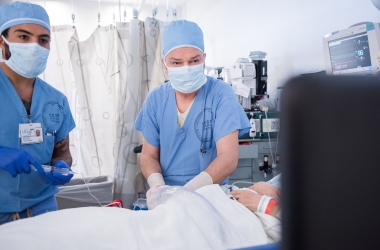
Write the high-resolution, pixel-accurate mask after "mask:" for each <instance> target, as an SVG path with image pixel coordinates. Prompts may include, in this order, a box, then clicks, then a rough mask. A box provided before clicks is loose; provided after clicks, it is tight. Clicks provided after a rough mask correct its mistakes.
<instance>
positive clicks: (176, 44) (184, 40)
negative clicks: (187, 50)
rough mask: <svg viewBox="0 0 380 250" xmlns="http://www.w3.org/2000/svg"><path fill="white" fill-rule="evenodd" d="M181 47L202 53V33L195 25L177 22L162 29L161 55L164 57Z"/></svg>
mask: <svg viewBox="0 0 380 250" xmlns="http://www.w3.org/2000/svg"><path fill="white" fill-rule="evenodd" d="M181 47H193V48H197V49H199V50H201V51H202V52H204V44H203V33H202V30H201V28H199V26H198V25H197V24H196V23H193V22H189V21H186V20H179V21H174V22H172V23H171V24H170V25H168V26H166V27H165V28H164V33H163V35H162V55H163V56H164V57H166V56H167V55H168V54H169V53H170V52H171V51H172V50H174V49H177V48H181Z"/></svg>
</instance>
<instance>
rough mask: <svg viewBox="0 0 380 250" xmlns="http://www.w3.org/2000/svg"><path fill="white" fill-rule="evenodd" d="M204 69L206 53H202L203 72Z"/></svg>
mask: <svg viewBox="0 0 380 250" xmlns="http://www.w3.org/2000/svg"><path fill="white" fill-rule="evenodd" d="M204 69H206V53H203V70H204Z"/></svg>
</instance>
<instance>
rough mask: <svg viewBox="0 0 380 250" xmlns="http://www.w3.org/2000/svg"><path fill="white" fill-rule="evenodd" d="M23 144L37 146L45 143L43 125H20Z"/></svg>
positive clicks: (20, 136)
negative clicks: (36, 144)
mask: <svg viewBox="0 0 380 250" xmlns="http://www.w3.org/2000/svg"><path fill="white" fill-rule="evenodd" d="M19 138H21V144H35V143H41V142H43V141H44V138H43V131H42V126H41V123H24V124H19Z"/></svg>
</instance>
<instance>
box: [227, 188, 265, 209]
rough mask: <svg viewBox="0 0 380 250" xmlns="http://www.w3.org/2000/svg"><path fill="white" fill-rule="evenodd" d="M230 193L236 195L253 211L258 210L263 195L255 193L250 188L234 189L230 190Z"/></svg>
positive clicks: (237, 198)
mask: <svg viewBox="0 0 380 250" xmlns="http://www.w3.org/2000/svg"><path fill="white" fill-rule="evenodd" d="M230 195H232V197H234V198H235V199H236V200H237V201H238V202H240V203H241V204H243V205H244V206H246V207H247V208H248V209H249V210H251V211H252V212H257V206H258V205H259V202H260V199H261V197H262V195H259V194H255V193H254V192H252V191H250V190H244V189H241V190H234V191H231V192H230Z"/></svg>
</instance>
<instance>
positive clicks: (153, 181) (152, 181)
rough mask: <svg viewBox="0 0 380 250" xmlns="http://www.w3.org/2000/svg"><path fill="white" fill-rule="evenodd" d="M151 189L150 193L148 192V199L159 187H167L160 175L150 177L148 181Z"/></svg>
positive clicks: (155, 174) (154, 174)
mask: <svg viewBox="0 0 380 250" xmlns="http://www.w3.org/2000/svg"><path fill="white" fill-rule="evenodd" d="M147 182H148V184H149V187H150V189H149V190H148V192H146V198H147V199H148V198H149V197H150V196H151V194H152V193H153V192H154V191H155V190H157V189H158V188H159V187H161V186H164V185H165V181H164V177H163V176H162V174H160V173H153V174H151V175H149V177H148V180H147Z"/></svg>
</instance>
